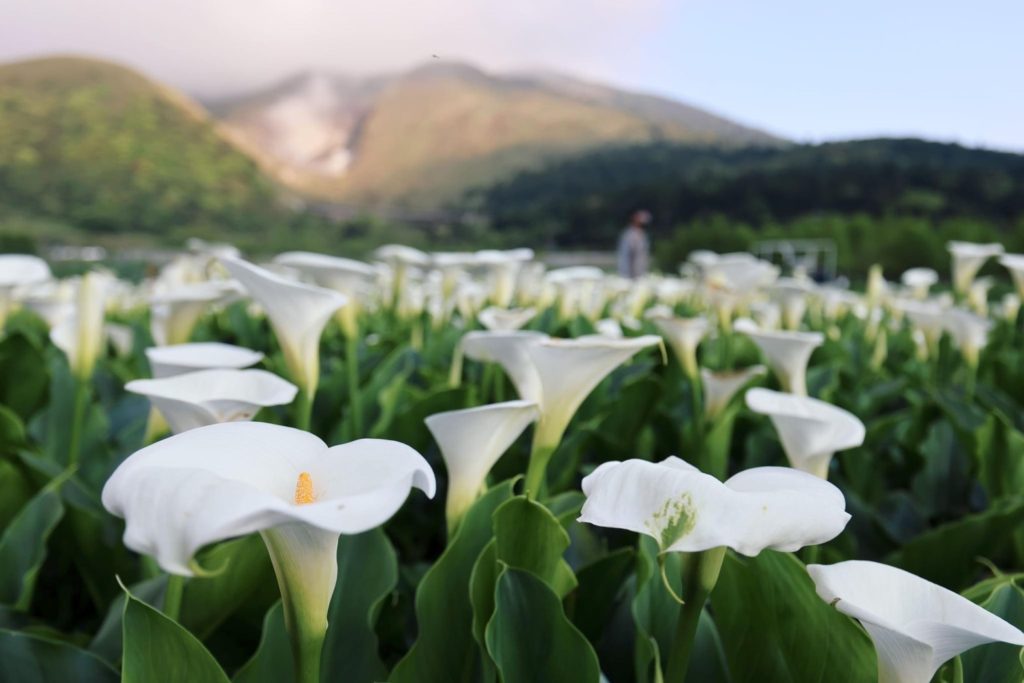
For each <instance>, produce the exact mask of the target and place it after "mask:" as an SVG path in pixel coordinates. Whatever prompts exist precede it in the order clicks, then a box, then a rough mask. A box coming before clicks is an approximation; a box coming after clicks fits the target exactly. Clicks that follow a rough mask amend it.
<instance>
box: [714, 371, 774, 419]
mask: <svg viewBox="0 0 1024 683" xmlns="http://www.w3.org/2000/svg"><path fill="white" fill-rule="evenodd" d="M765 370H766V369H765V367H764V366H763V365H752V366H750V367H749V368H744V369H742V370H735V371H725V372H713V371H711V370H708V369H707V368H701V369H700V378H701V381H702V382H703V387H704V391H703V395H704V415H705V416H706V417H707V418H708V419H709V420H710V419H713V418H715V417H717V416H718V415H719V414H721V412H722V411H723V410H725V407H726V406H727V405H729V403H730V401H732V398H733V396H735V395H736V392H738V391H739V390H740V389H742V388H743V387H744V386H745V385H746V384H747V383H748V382H750V380H752V379H754V378H755V377H760V376H762V375H764V373H765Z"/></svg>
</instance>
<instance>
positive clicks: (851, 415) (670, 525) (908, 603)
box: [0, 242, 1024, 683]
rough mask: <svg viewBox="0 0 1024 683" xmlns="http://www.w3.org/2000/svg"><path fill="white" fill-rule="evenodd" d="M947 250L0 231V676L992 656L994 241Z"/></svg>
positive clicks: (699, 665) (941, 675)
mask: <svg viewBox="0 0 1024 683" xmlns="http://www.w3.org/2000/svg"><path fill="white" fill-rule="evenodd" d="M949 251H950V268H949V272H948V273H937V272H935V271H933V270H930V269H924V268H916V269H912V270H909V271H907V272H905V273H886V274H883V273H882V272H881V271H880V270H879V269H874V270H872V272H871V275H870V277H869V278H868V281H867V283H866V285H865V286H864V287H860V288H857V289H856V290H853V289H845V288H840V287H837V286H834V285H828V284H816V283H815V282H813V281H812V280H810V279H808V278H806V277H801V276H800V274H799V273H797V274H789V275H786V276H783V275H780V273H779V269H778V268H777V267H775V266H774V265H772V264H770V263H768V262H765V261H761V260H758V259H757V258H755V257H753V256H751V255H749V254H715V253H712V252H694V253H692V254H691V255H690V257H689V259H688V261H687V262H686V263H685V264H683V265H682V266H681V267H680V270H679V274H678V275H652V276H648V277H646V278H644V279H641V280H636V281H630V280H624V279H622V278H619V277H616V276H612V275H608V274H606V273H603V272H601V271H600V270H598V269H595V268H589V267H573V268H563V269H554V270H549V269H545V267H544V266H543V265H542V264H541V263H540V262H539V261H537V260H535V259H534V255H533V253H532V252H531V251H530V250H528V249H519V250H512V251H479V252H475V253H432V254H430V253H424V252H421V251H418V250H415V249H412V248H408V247H403V246H397V245H392V246H387V247H382V248H380V249H378V250H377V251H376V252H375V254H374V258H373V259H372V260H371V261H367V262H362V261H355V260H350V259H344V258H338V257H332V256H326V255H320V254H312V253H306V252H289V253H284V254H280V255H278V256H276V257H274V258H273V259H270V260H268V261H254V260H251V259H246V258H243V256H242V255H241V254H239V253H238V251H237V250H235V249H233V248H232V247H229V246H227V245H214V244H207V243H202V242H193V243H192V244H190V245H189V249H188V250H187V251H185V252H183V253H182V254H180V255H179V256H178V257H177V258H175V259H174V260H173V261H172V262H170V263H169V264H167V265H166V266H164V267H163V268H162V269H160V271H159V272H154V274H153V277H151V278H149V279H146V280H144V281H142V282H127V281H124V280H119V279H118V278H117V277H115V276H114V275H113V274H111V273H110V272H108V271H106V270H104V269H101V268H94V269H92V270H90V271H89V272H86V273H84V274H82V275H81V276H76V277H72V278H63V279H61V278H56V277H54V275H53V274H52V272H51V269H50V267H49V266H48V265H47V264H46V263H45V262H44V261H42V260H40V259H38V258H36V257H32V256H24V255H0V492H2V494H0V683H6V682H8V681H10V682H11V683H26V682H28V683H32V682H42V683H50V682H53V683H64V682H66V681H83V682H86V683H93V682H98V683H99V682H107V681H117V680H123V681H131V682H168V683H170V682H182V683H185V682H189V683H191V682H200V683H205V682H207V681H210V682H215V681H216V682H221V683H223V682H226V681H235V682H237V683H264V682H265V683H271V682H273V683H277V682H289V681H292V682H294V683H315V682H318V681H323V682H325V683H326V682H334V681H338V682H342V683H372V682H375V681H394V682H419V681H423V682H427V683H433V682H437V683H449V682H453V683H475V682H478V681H479V682H497V681H503V682H504V683H532V682H546V681H551V682H558V683H561V682H570V683H571V682H576V681H579V682H581V683H583V682H587V683H596V682H597V681H602V680H604V681H610V682H611V683H620V682H623V683H630V682H637V683H647V682H659V683H660V682H667V683H680V682H682V681H690V682H698V683H705V682H707V683H725V682H728V683H741V682H750V683H754V682H757V683H773V682H776V681H777V682H782V683H804V682H809V683H833V682H839V683H842V682H846V681H849V682H851V683H860V682H873V681H879V682H880V683H929V682H931V681H942V682H944V683H954V682H963V681H967V682H982V683H1020V682H1021V681H1022V680H1024V654H1022V653H1024V650H1022V648H1024V632H1022V631H1021V629H1022V628H1024V316H1022V315H1021V313H1020V304H1021V298H1022V297H1024V255H1013V254H1005V253H1003V249H1002V247H1001V246H999V245H996V244H973V243H965V242H952V243H950V245H949ZM983 267H984V270H982V268H983ZM979 272H980V273H983V274H984V275H979ZM885 276H890V277H891V278H892V280H891V281H887V280H886V277H885Z"/></svg>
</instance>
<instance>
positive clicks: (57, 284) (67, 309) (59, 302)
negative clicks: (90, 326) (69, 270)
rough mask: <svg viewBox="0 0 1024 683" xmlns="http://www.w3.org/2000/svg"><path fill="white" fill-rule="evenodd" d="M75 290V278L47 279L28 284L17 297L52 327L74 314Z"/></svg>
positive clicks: (76, 284) (76, 289)
mask: <svg viewBox="0 0 1024 683" xmlns="http://www.w3.org/2000/svg"><path fill="white" fill-rule="evenodd" d="M77 291H78V283H77V281H75V280H47V281H45V282H42V283H39V284H36V285H31V286H29V288H28V289H27V290H25V291H24V292H23V293H22V294H21V295H20V296H19V297H18V298H19V299H20V300H21V303H22V305H24V306H25V308H27V309H29V310H30V311H32V312H33V313H35V314H36V315H38V316H39V317H40V318H42V319H43V320H44V321H45V322H46V325H47V326H48V327H49V328H50V329H53V328H54V327H56V326H57V325H60V324H61V323H62V322H64V321H65V320H66V319H68V318H69V317H71V316H72V315H74V313H75V296H76V293H77Z"/></svg>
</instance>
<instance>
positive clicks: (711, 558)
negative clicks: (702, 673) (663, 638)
mask: <svg viewBox="0 0 1024 683" xmlns="http://www.w3.org/2000/svg"><path fill="white" fill-rule="evenodd" d="M724 559H725V548H724V547H721V548H712V549H711V550H705V551H704V552H702V553H694V554H692V555H690V556H689V557H688V558H686V560H687V562H686V565H685V569H683V601H684V602H683V605H682V607H680V608H679V620H678V621H677V622H676V634H675V637H674V638H673V640H672V651H671V653H670V654H669V660H668V669H667V670H666V675H665V680H666V681H667V682H668V683H683V681H685V680H686V672H687V669H688V668H689V666H690V655H691V654H692V653H693V641H694V638H695V637H696V635H697V624H698V623H699V622H700V615H701V612H703V610H704V603H705V602H707V599H708V595H710V594H711V591H712V590H713V589H714V587H715V584H716V583H717V582H718V573H719V571H720V570H721V569H722V561H723V560H724Z"/></svg>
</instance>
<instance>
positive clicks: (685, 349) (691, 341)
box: [647, 309, 711, 380]
mask: <svg viewBox="0 0 1024 683" xmlns="http://www.w3.org/2000/svg"><path fill="white" fill-rule="evenodd" d="M651 310H655V309H651ZM647 319H648V320H650V321H652V322H653V323H654V324H655V326H656V327H657V328H658V331H659V332H661V335H662V336H663V337H664V338H665V341H667V342H668V345H669V346H670V347H671V348H672V352H673V353H674V354H675V356H676V360H678V361H679V364H680V365H681V366H682V367H683V371H684V372H685V373H686V376H687V377H689V378H690V379H691V380H696V379H697V347H698V346H700V343H701V341H702V340H703V339H704V337H705V336H707V334H708V332H709V331H710V330H711V323H710V322H708V319H707V318H705V317H703V316H698V317H695V318H679V317H677V316H674V315H664V312H663V311H662V310H661V309H657V310H656V312H653V313H652V312H650V311H648V314H647Z"/></svg>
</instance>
